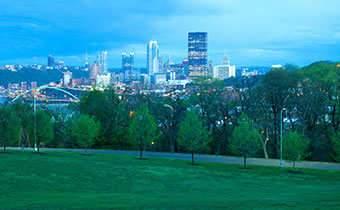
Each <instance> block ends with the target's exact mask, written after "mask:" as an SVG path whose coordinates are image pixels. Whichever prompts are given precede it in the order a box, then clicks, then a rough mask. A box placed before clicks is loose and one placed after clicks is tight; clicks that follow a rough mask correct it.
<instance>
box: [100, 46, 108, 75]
mask: <svg viewBox="0 0 340 210" xmlns="http://www.w3.org/2000/svg"><path fill="white" fill-rule="evenodd" d="M99 65H100V68H101V72H102V74H106V73H107V72H108V68H109V65H108V59H107V51H101V52H100V55H99Z"/></svg>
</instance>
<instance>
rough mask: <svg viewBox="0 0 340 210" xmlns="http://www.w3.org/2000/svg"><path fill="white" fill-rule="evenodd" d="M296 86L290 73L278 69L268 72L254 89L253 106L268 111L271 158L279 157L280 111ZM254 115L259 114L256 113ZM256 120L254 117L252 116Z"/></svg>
mask: <svg viewBox="0 0 340 210" xmlns="http://www.w3.org/2000/svg"><path fill="white" fill-rule="evenodd" d="M295 86H296V82H295V78H294V77H292V73H291V72H289V71H288V70H287V69H283V68H279V69H272V70H271V71H270V72H268V73H267V74H266V75H265V76H264V77H263V79H262V81H261V83H260V84H259V86H257V87H256V92H257V93H258V95H257V101H256V102H255V103H254V106H255V108H256V106H262V107H263V109H268V110H270V119H269V122H270V125H269V128H271V132H272V137H271V139H273V141H270V142H269V145H270V146H272V148H271V149H272V154H273V156H276V157H278V156H279V154H280V153H279V150H277V148H278V145H279V142H280V141H279V139H280V138H279V137H280V135H279V134H280V124H281V123H280V122H281V121H280V120H281V117H280V115H281V110H282V109H283V107H285V105H286V102H287V100H288V99H289V94H290V93H291V88H292V87H295ZM255 113H257V114H261V113H258V112H256V109H255ZM252 118H253V119H256V117H255V116H252Z"/></svg>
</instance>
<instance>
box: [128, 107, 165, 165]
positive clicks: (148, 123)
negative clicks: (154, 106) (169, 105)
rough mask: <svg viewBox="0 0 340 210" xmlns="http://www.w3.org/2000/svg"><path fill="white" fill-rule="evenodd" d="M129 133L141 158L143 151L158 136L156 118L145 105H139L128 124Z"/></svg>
mask: <svg viewBox="0 0 340 210" xmlns="http://www.w3.org/2000/svg"><path fill="white" fill-rule="evenodd" d="M129 135H130V138H131V139H132V140H133V141H134V142H135V144H137V145H138V148H139V151H140V155H139V157H140V159H142V157H143V151H144V150H145V149H146V147H147V146H148V145H151V143H152V142H154V141H155V140H156V139H157V138H158V136H159V131H158V129H157V124H156V120H155V118H154V117H153V116H152V115H151V114H150V111H149V109H148V108H147V107H145V106H141V107H140V108H139V110H137V112H136V115H135V116H134V117H133V119H132V122H131V124H130V126H129Z"/></svg>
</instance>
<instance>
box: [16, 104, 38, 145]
mask: <svg viewBox="0 0 340 210" xmlns="http://www.w3.org/2000/svg"><path fill="white" fill-rule="evenodd" d="M12 106H13V108H14V110H15V112H16V114H17V115H18V117H19V118H20V137H19V140H18V146H21V145H24V146H28V147H30V146H31V143H32V137H33V136H32V135H33V132H31V129H30V128H31V127H32V126H33V123H34V116H33V107H32V106H30V105H29V104H22V103H15V104H14V105H12Z"/></svg>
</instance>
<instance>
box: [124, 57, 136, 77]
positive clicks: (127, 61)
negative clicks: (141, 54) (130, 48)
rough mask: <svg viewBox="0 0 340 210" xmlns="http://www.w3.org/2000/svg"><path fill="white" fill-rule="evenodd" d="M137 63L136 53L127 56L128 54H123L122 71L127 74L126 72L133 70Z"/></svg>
mask: <svg viewBox="0 0 340 210" xmlns="http://www.w3.org/2000/svg"><path fill="white" fill-rule="evenodd" d="M134 63H135V55H134V53H130V54H129V55H127V54H126V53H122V69H123V71H124V72H125V71H126V70H133V68H134Z"/></svg>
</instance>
